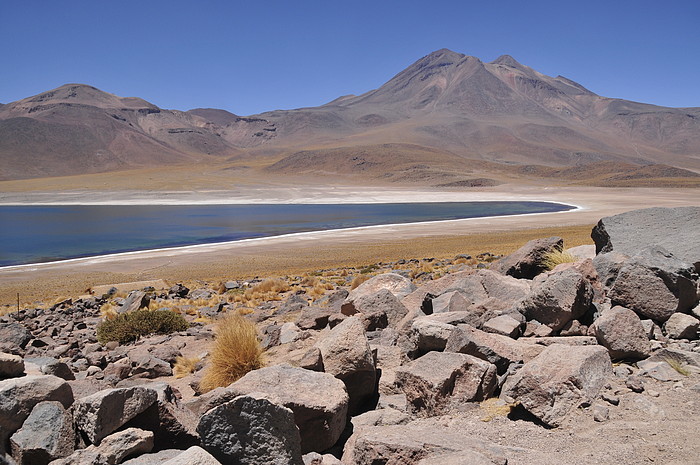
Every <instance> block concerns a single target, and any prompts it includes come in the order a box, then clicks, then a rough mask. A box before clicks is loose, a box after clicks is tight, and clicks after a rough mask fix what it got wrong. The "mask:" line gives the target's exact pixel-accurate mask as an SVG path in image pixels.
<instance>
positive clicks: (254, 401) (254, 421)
mask: <svg viewBox="0 0 700 465" xmlns="http://www.w3.org/2000/svg"><path fill="white" fill-rule="evenodd" d="M197 432H198V433H199V436H200V437H201V438H202V446H203V447H204V448H205V449H206V450H207V451H208V452H210V453H211V454H212V455H213V456H214V457H215V458H216V459H217V460H219V461H220V462H223V463H236V464H241V465H257V464H261V463H265V464H269V465H302V464H303V463H304V462H303V461H302V458H301V439H300V437H299V429H298V428H297V426H296V425H295V424H294V413H293V412H292V411H291V410H290V409H288V408H286V407H283V406H281V405H277V404H274V403H272V402H270V401H269V400H267V399H265V398H262V397H257V396H256V395H255V394H254V395H253V396H240V397H236V398H235V399H233V400H231V401H229V402H226V403H224V404H221V405H219V406H217V407H214V408H213V409H211V410H209V411H208V412H206V413H205V414H204V415H202V417H201V418H200V419H199V424H198V425H197Z"/></svg>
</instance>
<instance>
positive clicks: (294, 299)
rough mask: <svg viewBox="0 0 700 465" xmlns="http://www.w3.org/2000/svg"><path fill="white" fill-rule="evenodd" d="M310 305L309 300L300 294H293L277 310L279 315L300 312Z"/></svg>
mask: <svg viewBox="0 0 700 465" xmlns="http://www.w3.org/2000/svg"><path fill="white" fill-rule="evenodd" d="M308 306H309V302H307V301H306V299H305V298H304V297H302V296H300V295H297V294H292V295H290V296H289V297H288V298H287V300H285V301H284V303H283V304H282V305H281V306H280V308H278V309H277V311H276V312H275V313H276V314H277V315H284V314H287V313H293V312H298V311H300V310H303V309H305V308H306V307H308Z"/></svg>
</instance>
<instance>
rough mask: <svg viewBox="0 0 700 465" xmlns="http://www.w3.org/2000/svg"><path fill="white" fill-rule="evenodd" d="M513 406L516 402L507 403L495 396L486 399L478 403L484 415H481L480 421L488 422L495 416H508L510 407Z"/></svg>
mask: <svg viewBox="0 0 700 465" xmlns="http://www.w3.org/2000/svg"><path fill="white" fill-rule="evenodd" d="M515 406H516V404H508V403H506V402H504V401H503V400H501V399H499V398H497V397H492V398H490V399H486V400H485V401H483V402H481V404H479V407H480V408H481V410H483V412H484V416H483V417H481V421H483V422H489V421H491V420H493V419H494V418H496V417H505V416H508V414H509V413H510V411H511V409H512V408H513V407H515Z"/></svg>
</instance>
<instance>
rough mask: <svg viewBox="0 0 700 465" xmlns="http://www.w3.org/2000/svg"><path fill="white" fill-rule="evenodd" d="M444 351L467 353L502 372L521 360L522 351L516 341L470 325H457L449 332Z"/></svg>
mask: <svg viewBox="0 0 700 465" xmlns="http://www.w3.org/2000/svg"><path fill="white" fill-rule="evenodd" d="M445 352H457V353H460V354H467V355H471V356H474V357H477V358H480V359H482V360H485V361H487V362H489V363H492V364H494V365H495V366H496V369H497V370H498V373H499V374H503V373H505V372H506V370H507V369H508V366H509V365H510V364H511V363H517V362H522V361H523V353H522V351H520V350H518V343H517V342H516V341H515V340H513V339H511V338H509V337H507V336H501V335H499V334H491V333H487V332H484V331H481V330H479V329H476V328H474V327H472V326H470V325H457V327H456V328H455V329H454V330H453V331H452V333H451V334H450V337H449V339H448V340H447V344H446V345H445Z"/></svg>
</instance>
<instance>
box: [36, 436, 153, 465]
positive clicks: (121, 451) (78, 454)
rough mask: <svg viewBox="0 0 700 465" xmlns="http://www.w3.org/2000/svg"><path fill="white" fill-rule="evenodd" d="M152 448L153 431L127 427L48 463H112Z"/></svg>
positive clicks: (65, 464) (53, 464) (96, 464)
mask: <svg viewBox="0 0 700 465" xmlns="http://www.w3.org/2000/svg"><path fill="white" fill-rule="evenodd" d="M152 449H153V433H152V432H150V431H144V430H140V429H138V428H127V429H125V430H123V431H119V432H117V433H114V434H112V435H110V436H107V437H105V438H104V439H103V440H102V442H101V443H100V445H99V446H98V445H94V444H93V445H90V446H88V447H86V448H85V449H78V450H76V451H75V452H73V454H71V455H69V456H68V457H66V458H62V459H58V460H54V461H53V462H51V463H50V465H74V464H91V465H114V464H117V463H121V462H122V461H124V459H125V458H127V457H129V456H134V455H140V454H146V453H148V452H150V451H151V450H152Z"/></svg>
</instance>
